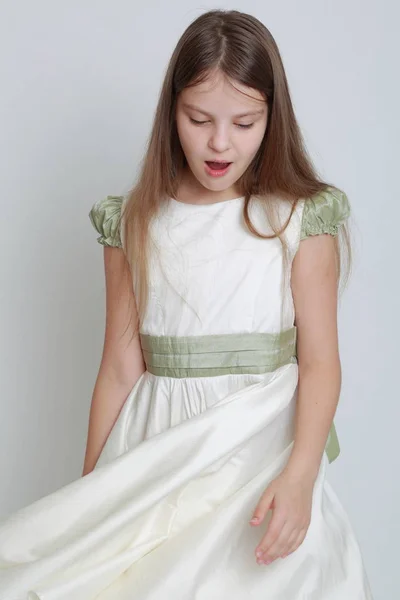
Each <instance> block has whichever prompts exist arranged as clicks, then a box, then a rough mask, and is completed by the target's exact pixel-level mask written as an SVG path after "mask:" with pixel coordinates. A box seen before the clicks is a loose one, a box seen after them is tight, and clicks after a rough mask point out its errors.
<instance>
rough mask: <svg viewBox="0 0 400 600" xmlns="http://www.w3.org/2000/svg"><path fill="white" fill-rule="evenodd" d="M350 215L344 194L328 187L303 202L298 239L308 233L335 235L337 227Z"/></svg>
mask: <svg viewBox="0 0 400 600" xmlns="http://www.w3.org/2000/svg"><path fill="white" fill-rule="evenodd" d="M349 216H350V204H349V200H348V198H347V196H346V194H345V193H344V192H342V191H340V190H338V189H337V188H334V187H328V188H326V189H325V190H323V191H322V192H318V194H315V195H314V196H311V198H307V199H306V200H305V203H304V209H303V215H302V223H301V231H300V240H304V239H305V238H307V237H309V236H310V235H319V234H320V233H329V234H331V235H337V234H338V232H339V227H340V225H342V224H343V223H344V222H345V221H346V219H347V218H348V217H349Z"/></svg>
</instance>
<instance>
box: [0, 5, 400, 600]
mask: <svg viewBox="0 0 400 600" xmlns="http://www.w3.org/2000/svg"><path fill="white" fill-rule="evenodd" d="M210 8H226V9H232V8H235V9H239V10H243V11H246V12H249V13H251V14H254V15H255V16H256V17H258V18H259V19H261V20H262V21H263V22H264V23H265V24H266V26H267V27H268V28H269V29H270V30H271V32H272V34H273V35H274V37H275V39H276V41H277V43H278V45H279V48H280V50H281V53H282V57H283V60H284V64H285V68H286V72H287V75H288V78H289V84H290V89H291V93H292V98H293V102H294V105H295V110H296V114H297V117H298V119H299V122H300V125H301V127H302V130H303V132H304V135H305V138H306V142H307V145H308V148H309V151H310V153H311V155H312V157H313V159H314V161H315V164H316V166H317V167H318V169H319V170H320V172H321V174H322V175H323V177H325V178H326V179H327V180H329V181H332V182H334V183H335V184H336V185H338V186H339V187H342V188H343V189H344V190H345V191H346V192H347V194H348V196H349V199H350V202H351V204H352V208H353V220H352V222H353V236H354V249H355V264H354V272H353V277H352V280H351V284H350V286H349V288H348V290H347V291H346V292H345V295H344V296H343V299H342V303H341V307H340V314H339V327H340V331H339V334H340V346H341V357H342V367H343V386H342V394H341V399H340V404H339V407H338V412H337V416H336V426H337V430H338V434H339V438H340V442H341V447H342V452H341V455H340V457H339V458H338V459H337V461H335V462H334V463H332V464H331V465H330V469H329V475H328V477H329V479H330V482H331V483H332V485H334V487H335V491H336V492H337V494H338V495H339V497H340V498H341V501H342V503H343V504H344V506H345V508H346V510H347V512H348V514H349V515H350V518H351V520H352V523H353V526H354V529H355V531H356V534H357V537H358V539H359V542H360V544H361V547H362V550H363V555H364V559H365V563H366V568H367V571H368V574H369V577H370V580H371V585H372V589H373V593H374V595H375V598H374V600H395V598H399V597H400V570H399V568H398V564H397V562H398V561H397V557H398V547H397V544H398V537H399V533H400V528H399V517H398V505H399V500H400V497H399V481H398V474H399V472H400V469H399V459H398V449H397V447H395V441H397V439H398V429H399V420H400V414H399V402H398V396H399V391H398V377H397V373H396V367H397V369H399V366H398V365H397V364H395V359H398V354H399V353H398V347H399V346H398V337H399V325H398V316H397V311H398V307H399V289H398V288H399V283H400V282H399V276H398V273H399V266H398V250H397V248H398V243H397V239H396V236H398V232H399V222H400V213H399V207H398V204H397V202H396V201H398V199H399V193H398V169H399V166H398V163H399V152H398V140H399V139H400V131H399V129H400V127H399V118H398V106H399V83H398V60H396V56H397V57H398V56H399V47H398V35H397V33H398V32H397V28H398V23H399V17H400V14H399V12H400V11H399V8H398V4H397V3H396V2H395V0H392V1H390V0H386V2H385V1H382V2H379V3H378V2H373V1H372V0H369V1H367V0H364V1H362V0H335V1H333V0H332V1H328V0H303V1H302V2H296V1H294V0H282V1H280V2H276V0H274V1H272V0H258V1H256V0H246V2H237V3H235V4H232V3H230V2H223V1H220V2H219V3H218V5H214V4H213V3H209V2H202V3H199V4H198V3H197V2H194V1H190V0H185V1H184V0H174V2H173V4H172V5H171V3H170V2H162V1H161V0H160V1H158V2H156V1H155V0H149V1H148V2H146V3H143V4H142V3H139V2H138V3H136V2H132V0H114V1H113V2H107V1H104V0H84V1H82V0H80V1H79V2H78V1H76V0H70V1H69V2H68V3H61V2H53V1H51V0H36V1H35V2H34V3H32V2H30V1H29V0H20V1H18V2H15V1H12V0H3V1H2V3H1V6H0V34H1V35H0V46H1V48H0V50H1V52H0V66H1V73H0V76H1V88H2V92H1V95H0V115H1V136H0V153H1V156H0V158H1V160H0V177H1V179H0V181H1V191H2V193H1V195H0V203H1V235H0V250H1V261H0V269H1V271H0V276H1V290H0V323H1V337H0V352H1V355H0V358H1V360H0V383H1V394H0V398H1V415H2V418H1V420H0V468H1V479H0V482H1V502H0V518H2V517H5V516H6V515H7V514H8V513H9V512H11V511H13V510H16V509H18V508H20V507H22V506H24V505H26V504H28V503H30V502H33V501H34V500H36V499H37V498H39V497H41V496H43V495H45V494H47V493H50V492H51V491H53V490H55V489H57V488H59V487H61V486H62V485H65V484H67V483H68V482H70V481H72V480H74V479H76V478H78V477H79V476H80V473H81V469H82V465H83V457H84V451H85V444H86V433H87V423H88V415H89V408H90V401H91V394H92V391H93V386H94V383H95V379H96V376H97V370H98V367H99V363H100V358H101V351H102V342H103V334H104V317H105V315H104V309H105V297H104V276H103V260H102V247H101V246H100V245H99V244H97V242H96V239H95V238H96V232H95V231H94V229H93V228H92V226H91V224H90V222H89V218H88V212H89V210H90V208H91V206H92V204H93V203H94V201H95V200H97V199H99V198H101V197H103V196H105V195H107V194H120V193H125V192H126V191H127V190H128V189H129V188H130V187H131V185H132V183H133V181H134V179H135V176H136V168H137V165H138V163H139V160H140V158H141V156H142V152H143V148H144V144H145V142H146V137H147V135H148V132H149V128H150V125H151V122H152V119H153V112H154V109H155V106H156V102H157V96H158V92H159V89H160V84H161V80H162V77H163V75H164V72H165V68H166V66H167V62H168V59H169V56H170V54H171V52H172V50H173V48H174V46H175V44H176V42H177V41H178V38H179V36H180V35H181V33H182V32H183V30H184V29H185V27H186V26H187V25H188V24H189V22H191V21H192V20H193V19H194V18H196V17H197V16H198V15H200V14H201V13H203V12H204V11H205V10H208V9H210ZM396 446H397V445H396ZM396 473H397V476H396ZM321 600H322V599H321ZM344 600H352V599H344Z"/></svg>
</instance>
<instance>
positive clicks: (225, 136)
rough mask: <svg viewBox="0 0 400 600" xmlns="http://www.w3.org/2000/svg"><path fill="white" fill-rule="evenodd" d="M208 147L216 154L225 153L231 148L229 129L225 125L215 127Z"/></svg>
mask: <svg viewBox="0 0 400 600" xmlns="http://www.w3.org/2000/svg"><path fill="white" fill-rule="evenodd" d="M208 146H209V148H211V149H212V150H214V151H215V152H225V151H226V150H229V148H230V147H231V142H230V139H229V133H228V128H227V127H225V126H224V125H221V126H219V127H218V126H215V127H214V128H213V130H212V133H211V136H210V139H209V141H208Z"/></svg>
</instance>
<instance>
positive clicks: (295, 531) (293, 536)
mask: <svg viewBox="0 0 400 600" xmlns="http://www.w3.org/2000/svg"><path fill="white" fill-rule="evenodd" d="M298 537H299V530H298V529H293V531H292V533H291V534H290V536H289V539H288V541H287V548H286V550H284V551H283V552H282V553H281V554H280V556H281V558H285V556H287V555H288V554H290V552H291V551H292V548H294V545H295V542H296V540H297V539H298Z"/></svg>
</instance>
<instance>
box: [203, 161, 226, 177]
mask: <svg viewBox="0 0 400 600" xmlns="http://www.w3.org/2000/svg"><path fill="white" fill-rule="evenodd" d="M210 162H218V163H222V161H221V160H216V161H210ZM224 162H226V161H224ZM231 166H232V163H229V164H228V166H227V167H225V168H224V169H221V170H219V171H214V170H213V169H211V168H210V167H209V166H208V164H207V162H206V161H204V170H205V172H206V173H207V175H210V176H211V177H223V176H224V175H226V174H227V173H228V171H229V169H230V168H231Z"/></svg>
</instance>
